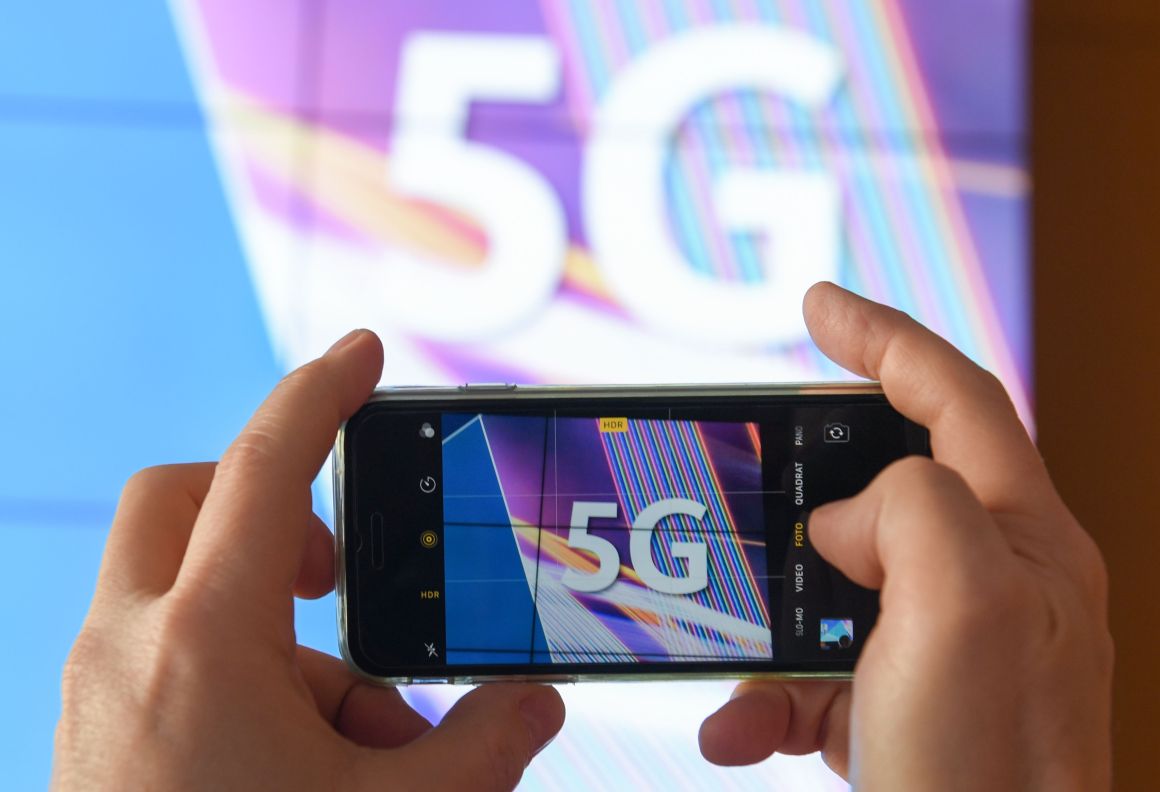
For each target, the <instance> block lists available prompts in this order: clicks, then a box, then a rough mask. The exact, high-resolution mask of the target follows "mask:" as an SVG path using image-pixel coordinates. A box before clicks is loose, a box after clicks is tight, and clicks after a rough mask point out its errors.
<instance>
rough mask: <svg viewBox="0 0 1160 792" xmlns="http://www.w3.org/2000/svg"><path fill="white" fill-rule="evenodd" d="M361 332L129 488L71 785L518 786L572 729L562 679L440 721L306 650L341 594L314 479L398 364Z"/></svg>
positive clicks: (65, 776) (75, 722) (76, 666)
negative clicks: (318, 616) (314, 500)
mask: <svg viewBox="0 0 1160 792" xmlns="http://www.w3.org/2000/svg"><path fill="white" fill-rule="evenodd" d="M382 363H383V351H382V346H381V344H379V342H378V339H377V338H375V336H374V335H373V334H372V333H369V332H366V331H362V332H356V333H352V334H351V335H349V336H347V337H346V338H345V339H343V340H342V341H340V342H339V343H338V344H336V345H335V346H334V347H333V348H332V349H331V350H330V351H329V352H328V353H327V354H326V355H325V356H323V357H322V358H320V359H319V360H316V361H314V362H313V363H310V364H309V365H307V366H304V367H302V368H301V369H299V370H297V371H295V372H294V373H292V374H291V375H290V376H288V377H287V378H286V379H285V380H283V382H282V383H281V384H280V385H279V386H278V388H277V389H276V390H275V391H274V392H273V394H272V395H271V396H270V397H269V399H267V401H266V402H265V403H264V404H263V405H262V407H261V408H260V409H259V410H258V412H257V413H256V414H255V415H254V417H253V419H252V420H251V421H250V423H249V425H248V426H247V427H246V428H245V430H244V431H243V432H242V434H241V435H240V436H239V437H238V438H237V440H236V441H235V442H234V443H233V445H231V446H230V448H229V450H228V451H227V452H226V454H225V456H224V457H223V458H222V461H221V463H220V464H217V465H214V464H212V463H207V464H194V465H174V466H168V467H160V468H153V469H149V470H145V471H142V472H141V473H138V474H137V475H136V476H134V477H133V478H132V479H131V480H130V481H129V483H128V485H127V486H126V487H125V491H124V493H123V494H122V497H121V502H120V505H119V506H118V509H117V515H116V518H115V520H114V523H113V526H112V529H111V531H110V535H109V540H108V545H107V547H106V551H105V557H104V561H103V563H102V568H101V573H100V577H99V579H98V582H97V591H96V594H95V596H94V598H93V604H92V608H91V610H90V611H89V615H88V618H87V619H86V621H85V625H84V628H83V629H82V630H81V633H80V635H79V636H78V638H77V641H76V645H75V646H74V647H73V650H72V653H71V654H70V656H69V659H68V663H67V664H66V666H65V671H64V682H63V694H62V698H63V708H62V714H61V719H60V724H59V726H58V728H57V734H56V756H55V766H54V772H53V786H54V787H55V788H57V789H84V790H93V789H118V790H119V789H278V790H294V789H326V788H339V787H341V788H343V789H362V788H368V789H370V788H374V789H384V788H391V787H400V788H406V789H414V788H418V787H420V786H422V787H427V788H435V789H442V788H449V787H450V788H464V789H466V788H471V789H484V790H492V789H494V790H500V789H511V788H512V787H514V786H515V785H516V783H518V782H519V779H520V776H521V774H522V773H523V771H524V768H525V767H526V765H527V763H528V762H529V761H530V760H531V758H532V756H534V755H535V753H536V752H537V751H539V750H540V749H541V748H542V747H543V746H544V745H545V744H546V743H547V742H548V741H549V740H550V739H551V738H552V737H553V736H554V735H555V734H556V732H557V731H558V730H559V729H560V726H561V725H562V723H563V719H564V708H563V703H562V701H561V699H560V696H559V694H558V693H556V691H555V690H553V689H552V688H550V687H543V686H539V685H488V686H486V687H485V688H480V689H478V690H476V691H474V692H472V693H470V694H468V695H467V696H465V697H464V698H463V699H462V700H460V701H459V703H458V704H456V706H455V707H454V708H453V709H452V710H451V711H450V712H449V713H448V714H447V716H446V717H445V718H444V719H443V721H442V723H441V724H440V725H439V726H438V727H437V728H431V726H430V724H428V723H427V721H426V720H424V719H423V718H422V717H421V716H420V715H418V714H417V713H416V712H414V711H413V710H412V709H411V708H410V707H409V706H407V704H406V703H405V702H404V701H403V699H402V697H401V696H400V695H399V693H398V691H396V690H394V689H391V688H380V687H374V686H371V685H368V684H366V683H365V682H362V681H360V680H359V679H358V678H357V677H355V676H354V675H353V674H352V673H351V672H350V671H349V670H348V669H347V668H346V666H345V664H344V663H342V662H341V661H339V660H337V659H335V658H333V657H330V656H328V655H324V654H321V653H319V652H315V651H312V650H310V649H307V648H305V647H302V646H298V645H297V643H296V641H295V636H294V596H295V595H298V596H302V597H319V596H322V595H323V594H326V593H327V592H328V591H330V590H331V588H332V587H333V585H334V577H333V567H334V548H333V543H332V539H331V536H330V533H329V531H328V530H327V528H326V526H325V525H324V524H323V523H322V521H321V520H319V518H318V517H317V516H315V515H314V513H313V511H312V509H311V503H310V484H311V481H313V479H314V477H315V476H316V475H317V473H318V470H319V468H320V467H321V465H322V463H323V461H324V460H325V459H326V456H327V454H328V453H329V451H330V448H331V445H332V444H333V442H334V437H335V433H336V431H337V429H338V427H339V425H340V424H341V423H342V421H343V420H345V419H346V418H347V417H349V416H350V415H351V414H352V413H353V412H354V411H355V410H356V409H358V407H359V406H360V405H361V404H362V403H363V402H364V401H365V399H366V398H367V396H368V395H369V394H370V392H371V390H372V389H373V387H374V385H375V383H376V382H378V379H379V374H380V372H381V370H382Z"/></svg>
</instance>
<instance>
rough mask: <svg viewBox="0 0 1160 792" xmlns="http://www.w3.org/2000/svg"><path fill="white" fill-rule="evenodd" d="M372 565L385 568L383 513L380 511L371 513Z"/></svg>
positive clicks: (376, 567)
mask: <svg viewBox="0 0 1160 792" xmlns="http://www.w3.org/2000/svg"><path fill="white" fill-rule="evenodd" d="M371 566H372V567H374V568H375V569H382V568H383V515H382V514H381V513H379V512H375V513H374V514H372V515H371Z"/></svg>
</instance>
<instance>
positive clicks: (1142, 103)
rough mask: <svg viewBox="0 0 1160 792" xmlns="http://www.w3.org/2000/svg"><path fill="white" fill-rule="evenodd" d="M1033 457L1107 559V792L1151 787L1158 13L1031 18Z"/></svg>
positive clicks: (1096, 8)
mask: <svg viewBox="0 0 1160 792" xmlns="http://www.w3.org/2000/svg"><path fill="white" fill-rule="evenodd" d="M1032 29H1033V41H1034V44H1033V56H1032V93H1033V102H1032V123H1033V136H1032V140H1033V143H1032V160H1033V165H1032V175H1033V179H1034V183H1035V198H1034V209H1033V212H1032V216H1033V238H1034V244H1035V253H1034V260H1035V295H1036V302H1037V305H1036V318H1035V333H1036V345H1037V351H1036V379H1037V384H1036V392H1037V409H1038V423H1039V433H1040V434H1039V437H1040V447H1041V449H1042V451H1043V454H1044V457H1045V458H1046V460H1047V463H1048V466H1049V467H1050V469H1051V471H1052V474H1053V476H1054V477H1055V480H1056V483H1057V484H1058V486H1059V488H1060V491H1061V492H1062V493H1063V495H1064V498H1065V500H1066V501H1067V502H1068V504H1069V505H1070V506H1071V508H1072V510H1073V511H1074V512H1075V513H1076V515H1077V516H1078V517H1079V518H1080V520H1081V521H1082V522H1083V524H1084V525H1085V526H1086V527H1087V529H1088V530H1089V531H1090V532H1091V533H1092V535H1093V536H1095V538H1096V540H1097V541H1098V542H1099V544H1100V547H1101V548H1102V550H1103V552H1104V556H1105V559H1106V561H1107V564H1108V568H1109V572H1110V579H1111V623H1112V633H1113V636H1114V637H1115V640H1116V680H1115V705H1114V706H1115V713H1114V718H1115V722H1114V727H1113V730H1114V744H1115V751H1116V787H1117V788H1118V789H1150V788H1157V785H1158V784H1160V768H1157V765H1156V755H1157V749H1160V679H1158V678H1157V667H1158V665H1160V663H1158V661H1160V587H1158V586H1157V581H1160V362H1158V361H1160V1H1158V0H1148V1H1147V2H1128V0H1117V2H1115V3H1111V4H1105V3H1086V4H1076V5H1074V6H1072V7H1071V8H1062V7H1061V4H1058V3H1052V2H1049V1H1045V2H1041V3H1039V4H1038V6H1037V8H1036V9H1035V12H1034V14H1033V25H1032Z"/></svg>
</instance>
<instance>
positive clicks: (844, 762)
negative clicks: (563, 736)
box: [700, 284, 1113, 792]
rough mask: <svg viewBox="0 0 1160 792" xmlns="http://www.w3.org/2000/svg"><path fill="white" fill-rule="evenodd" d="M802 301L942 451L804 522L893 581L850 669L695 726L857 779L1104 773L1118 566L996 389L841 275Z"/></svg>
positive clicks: (1095, 784)
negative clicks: (836, 678)
mask: <svg viewBox="0 0 1160 792" xmlns="http://www.w3.org/2000/svg"><path fill="white" fill-rule="evenodd" d="M805 315H806V322H807V324H808V326H809V329H810V334H811V335H812V336H813V338H814V340H815V342H816V343H817V344H818V346H819V347H820V348H821V349H822V351H823V352H824V353H825V354H826V355H827V356H828V357H830V358H831V359H832V360H834V361H835V362H837V363H838V364H839V365H842V366H843V367H845V368H847V369H849V370H850V371H853V372H855V373H857V374H860V375H862V376H866V377H870V378H872V379H880V380H881V381H882V387H883V389H884V390H885V392H886V396H887V398H888V399H889V400H890V402H891V403H892V404H893V405H894V406H895V408H896V409H898V410H899V412H901V413H902V414H903V415H906V416H907V417H908V418H910V419H912V420H914V421H916V422H917V423H919V424H922V425H923V426H926V427H927V428H928V429H929V430H930V433H931V443H932V448H933V453H934V459H933V461H932V460H929V459H923V458H909V459H905V460H901V461H899V462H897V463H895V464H894V465H892V466H891V467H889V468H888V469H886V470H885V471H883V472H882V473H881V474H880V475H879V476H878V477H877V478H876V479H875V480H874V482H873V483H871V484H870V486H869V487H867V489H866V490H865V491H863V492H862V493H861V494H859V495H857V496H856V497H854V498H850V499H848V500H845V501H840V502H836V503H832V504H828V505H826V506H824V507H821V508H819V509H817V510H815V511H814V513H813V514H812V516H811V517H810V521H809V536H810V540H811V541H812V542H813V543H814V545H815V547H816V548H817V550H818V552H819V553H821V555H822V556H823V557H824V558H825V559H826V560H827V561H829V562H830V563H831V564H833V565H834V566H836V567H837V568H838V569H840V570H841V571H842V572H843V573H845V574H846V575H847V577H849V578H850V579H852V580H854V581H855V582H857V583H859V584H861V585H863V586H867V587H870V588H876V589H880V590H881V614H880V616H879V619H878V623H877V625H876V626H875V627H874V629H873V631H872V632H871V633H870V635H869V637H868V638H867V641H866V643H865V646H864V648H863V650H862V654H861V656H860V658H859V660H858V664H857V667H856V670H855V676H854V681H853V683H852V684H851V683H823V682H816V683H806V682H800V683H799V682H794V683H779V682H768V681H762V682H745V683H742V684H741V685H739V686H738V687H737V689H736V691H735V692H734V696H733V698H732V699H731V700H730V701H729V702H728V703H727V704H725V705H724V706H723V707H722V708H721V709H720V710H718V711H717V712H716V713H714V714H713V715H711V716H710V717H709V718H708V719H707V720H706V721H705V723H704V724H703V725H702V727H701V734H700V740H701V751H702V753H703V754H704V755H705V757H706V758H708V759H709V760H710V761H713V762H716V763H718V764H728V765H734V764H749V763H752V762H756V761H760V760H761V759H764V758H765V757H767V756H769V755H770V754H771V753H773V752H774V751H780V752H782V753H787V754H803V753H811V752H813V751H817V750H821V751H822V752H823V756H824V758H825V760H826V762H827V763H828V764H829V765H830V767H831V768H833V769H834V770H835V771H837V772H838V773H840V774H842V775H843V776H846V777H848V779H849V780H850V781H851V782H852V783H853V784H854V786H855V787H857V788H858V789H860V790H879V789H885V790H900V789H940V790H946V789H979V790H987V791H988V792H998V791H999V790H1037V789H1050V790H1067V789H1077V790H1078V789H1083V790H1098V789H1107V788H1109V786H1110V783H1111V778H1110V776H1111V758H1110V757H1111V745H1110V734H1111V729H1110V718H1111V715H1110V709H1111V676H1112V654H1113V652H1112V642H1111V637H1110V635H1109V633H1108V627H1107V614H1106V611H1107V580H1106V571H1105V568H1104V565H1103V561H1102V559H1101V557H1100V553H1099V551H1098V549H1097V548H1096V545H1095V543H1094V542H1093V541H1092V539H1091V538H1090V537H1089V536H1088V535H1087V534H1086V533H1085V532H1084V531H1083V529H1082V528H1081V527H1080V525H1079V524H1078V523H1077V522H1076V520H1075V518H1074V517H1072V515H1071V514H1070V513H1069V512H1068V510H1067V507H1066V506H1065V505H1064V504H1063V502H1062V501H1061V500H1060V498H1059V495H1058V494H1057V493H1056V492H1055V489H1054V487H1053V486H1052V483H1051V480H1050V478H1049V477H1048V474H1047V471H1046V469H1045V467H1044V465H1043V462H1042V460H1041V459H1040V457H1039V454H1038V452H1037V451H1036V449H1035V446H1034V445H1033V443H1032V442H1031V440H1030V438H1029V437H1028V436H1027V433H1026V431H1025V430H1024V428H1023V426H1022V425H1021V424H1020V422H1019V419H1018V417H1017V415H1016V413H1015V410H1014V408H1013V407H1012V405H1011V403H1010V400H1009V399H1008V397H1007V394H1006V393H1005V391H1004V390H1003V388H1002V386H1001V385H1000V384H999V382H998V380H996V379H995V378H994V377H993V376H991V375H990V374H988V373H986V372H985V371H983V370H982V369H980V368H979V367H977V366H976V365H975V364H973V363H971V362H970V361H969V360H968V359H967V358H966V357H964V356H963V355H962V354H960V353H959V352H957V351H956V350H955V349H954V348H953V347H951V346H950V345H949V344H948V343H947V342H945V341H943V340H942V339H940V338H938V337H937V336H935V335H934V334H933V333H931V332H930V331H928V330H926V329H925V328H923V327H921V326H920V325H918V324H917V323H915V322H914V321H913V320H911V319H910V318H909V317H907V316H906V315H904V314H902V313H899V312H898V311H894V310H892V309H889V308H886V307H883V306H880V305H876V304H875V303H872V302H869V301H867V300H864V299H862V298H860V297H856V296H855V295H853V294H851V293H849V292H847V291H844V290H842V289H840V288H838V287H836V286H834V285H833V284H819V285H817V286H815V287H814V288H813V289H811V290H810V292H809V293H808V294H807V295H806V299H805Z"/></svg>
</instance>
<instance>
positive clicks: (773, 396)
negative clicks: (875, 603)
mask: <svg viewBox="0 0 1160 792" xmlns="http://www.w3.org/2000/svg"><path fill="white" fill-rule="evenodd" d="M707 398H711V399H712V400H713V406H714V407H717V406H718V405H719V406H720V407H721V408H722V409H737V408H749V409H760V408H763V407H764V408H768V407H770V406H772V405H774V404H775V403H776V404H777V405H778V406H781V407H785V406H787V405H790V404H792V403H805V404H808V405H809V406H827V405H834V406H839V405H840V406H847V405H848V406H857V405H859V404H865V405H884V404H886V403H887V402H886V400H885V397H884V396H883V394H882V391H881V388H880V387H879V386H878V385H877V384H876V383H825V384H818V385H785V386H754V385H737V386H695V385H692V386H662V387H658V386H650V387H632V386H625V387H617V386H600V387H587V388H585V387H560V386H541V387H533V386H519V387H516V386H512V385H483V386H470V385H469V386H459V387H449V388H388V389H381V390H378V391H376V392H375V394H374V395H373V396H372V398H371V399H370V400H369V401H368V402H367V404H366V405H364V407H363V408H362V409H360V411H359V412H358V413H356V414H355V416H352V418H351V419H350V420H349V421H347V422H346V423H345V424H344V425H343V427H342V429H341V430H340V432H339V435H338V440H337V442H336V445H335V458H334V484H335V508H336V543H337V544H336V548H337V549H336V572H337V591H338V617H339V632H340V647H341V650H342V653H343V656H344V657H345V658H346V660H347V661H348V662H349V663H350V664H351V665H352V667H353V668H354V669H355V670H356V671H357V672H358V673H360V674H361V675H363V676H364V677H366V678H368V679H371V680H374V681H376V682H379V683H384V684H408V683H414V682H456V683H474V682H480V681H490V680H513V679H532V680H540V681H580V680H610V679H674V678H681V679H687V678H745V677H757V676H760V677H782V678H798V677H808V678H812V677H824V678H848V677H849V676H850V675H851V674H852V671H853V667H854V664H855V662H856V660H857V657H856V655H844V656H843V657H841V658H838V659H835V660H832V661H817V662H813V661H802V660H797V661H785V660H780V661H779V660H772V659H771V660H754V661H749V660H728V661H721V660H713V661H663V662H656V663H642V662H639V661H634V662H625V663H606V662H600V663H513V664H488V665H467V664H446V663H444V664H442V665H438V666H432V665H422V666H411V665H400V666H390V667H387V666H383V665H381V664H380V663H378V662H377V661H376V660H375V659H374V658H373V657H372V656H371V655H370V653H369V652H367V651H364V650H363V648H362V646H361V643H362V641H361V638H360V637H359V636H360V635H361V628H362V625H360V623H359V618H358V617H359V596H358V594H359V592H357V591H353V590H352V589H351V588H349V586H351V585H352V584H353V580H354V578H355V574H354V573H356V572H357V565H355V564H351V563H350V562H351V559H349V558H348V554H350V553H357V552H358V549H357V548H355V547H354V546H353V545H352V542H351V541H350V539H351V535H352V534H351V531H350V528H349V524H350V521H349V516H350V515H354V514H356V513H358V510H357V509H356V507H355V503H354V502H355V500H356V498H357V493H358V492H360V488H359V486H358V476H359V465H358V452H359V448H360V445H359V432H358V427H359V425H360V424H361V423H363V422H364V421H365V419H366V418H367V417H368V416H370V415H378V414H380V413H381V412H382V411H383V410H386V411H391V410H398V411H403V412H413V411H415V410H423V411H428V410H429V411H432V412H445V411H454V412H464V411H471V412H476V411H479V412H485V411H489V410H490V411H496V412H512V411H517V412H518V411H520V410H547V409H560V410H573V409H580V410H583V409H602V410H607V409H608V407H607V405H608V404H609V403H610V402H615V403H616V406H617V412H618V414H619V413H621V412H625V411H628V412H637V411H644V410H658V409H666V408H667V407H669V406H673V407H678V408H679V407H689V406H696V407H704V406H705V405H704V401H705V400H706V399H707ZM904 427H905V430H904V431H905V435H906V438H905V442H906V448H907V451H908V453H918V454H924V455H928V456H929V454H930V449H929V436H928V434H927V432H926V430H924V429H922V428H921V427H919V426H917V425H915V424H913V423H912V422H910V421H904ZM364 506H365V503H364ZM359 508H363V507H361V506H360V507H359ZM771 597H772V592H771ZM771 610H772V601H771Z"/></svg>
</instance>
